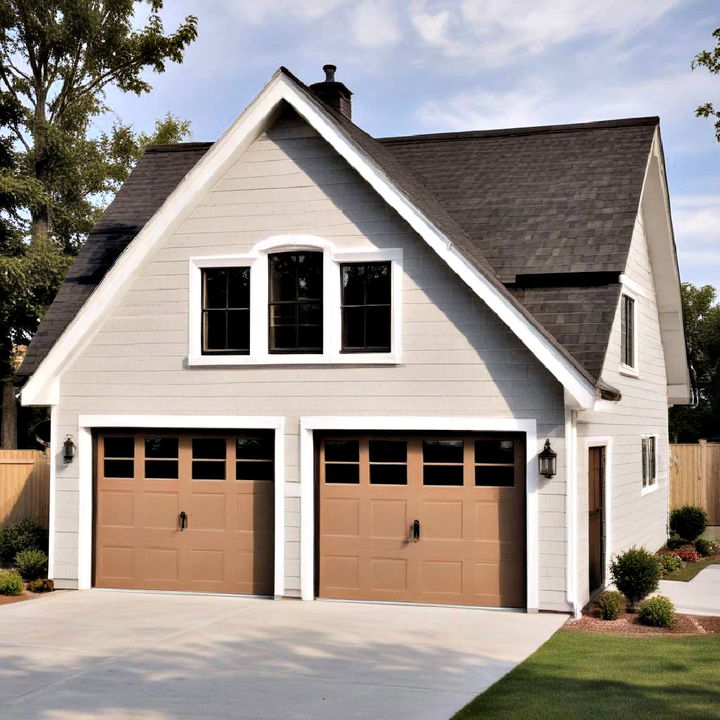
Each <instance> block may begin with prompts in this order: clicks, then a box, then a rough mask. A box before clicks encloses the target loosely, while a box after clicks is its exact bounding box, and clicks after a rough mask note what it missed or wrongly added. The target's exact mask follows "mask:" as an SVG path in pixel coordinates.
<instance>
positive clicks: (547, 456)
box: [538, 440, 557, 478]
mask: <svg viewBox="0 0 720 720" xmlns="http://www.w3.org/2000/svg"><path fill="white" fill-rule="evenodd" d="M538 461H539V463H540V474H541V475H544V476H545V477H546V478H551V477H552V476H553V475H555V473H556V472H557V453H556V452H555V451H554V450H553V449H552V448H551V447H550V441H549V440H546V441H545V449H544V450H543V451H542V452H541V453H540V454H539V455H538Z"/></svg>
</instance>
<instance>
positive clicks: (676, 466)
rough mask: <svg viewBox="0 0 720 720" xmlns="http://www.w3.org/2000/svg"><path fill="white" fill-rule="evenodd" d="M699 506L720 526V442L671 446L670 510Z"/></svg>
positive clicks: (702, 441) (713, 523) (709, 519)
mask: <svg viewBox="0 0 720 720" xmlns="http://www.w3.org/2000/svg"><path fill="white" fill-rule="evenodd" d="M680 505H699V506H700V507H702V508H703V509H704V510H705V512H706V513H707V515H708V522H709V524H710V525H720V443H709V442H707V441H706V440H701V441H700V442H699V443H697V444H690V443H673V444H671V445H670V507H671V508H675V507H679V506H680Z"/></svg>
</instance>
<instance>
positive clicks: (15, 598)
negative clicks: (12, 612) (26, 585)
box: [0, 591, 39, 605]
mask: <svg viewBox="0 0 720 720" xmlns="http://www.w3.org/2000/svg"><path fill="white" fill-rule="evenodd" d="M37 597H39V595H38V593H31V592H27V591H25V592H23V593H21V594H20V595H0V605H10V603H16V602H22V601H23V600H34V599H35V598H37Z"/></svg>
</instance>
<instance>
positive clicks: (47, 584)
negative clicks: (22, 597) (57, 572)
mask: <svg viewBox="0 0 720 720" xmlns="http://www.w3.org/2000/svg"><path fill="white" fill-rule="evenodd" d="M27 589H28V590H29V591H30V592H33V593H45V592H52V591H53V590H54V589H55V583H54V582H53V581H52V580H48V579H47V578H42V579H38V580H31V581H30V582H29V583H28V584H27Z"/></svg>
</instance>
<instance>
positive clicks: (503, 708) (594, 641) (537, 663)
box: [453, 631, 720, 720]
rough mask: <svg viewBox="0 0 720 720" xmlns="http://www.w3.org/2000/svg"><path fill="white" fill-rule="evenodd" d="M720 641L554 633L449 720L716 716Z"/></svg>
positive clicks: (719, 713)
mask: <svg viewBox="0 0 720 720" xmlns="http://www.w3.org/2000/svg"><path fill="white" fill-rule="evenodd" d="M718 657H720V635H707V636H704V637H703V636H699V637H698V636H693V637H624V636H620V635H601V634H595V633H581V632H563V631H560V632H557V633H555V635H553V637H552V638H550V640H548V642H546V643H545V645H543V646H542V647H541V648H540V649H539V650H538V651H537V652H536V653H535V654H534V655H531V656H530V657H529V658H528V659H527V660H525V662H523V663H521V664H520V665H518V666H517V667H516V668H515V669H514V670H512V671H511V672H510V673H508V674H507V675H506V676H505V677H504V678H502V679H501V680H499V681H498V682H497V683H496V684H495V685H493V686H492V687H491V688H489V689H488V690H487V691H486V692H484V693H483V694H482V695H479V696H478V697H477V698H475V700H473V701H472V702H471V703H470V704H469V705H467V706H466V707H464V708H463V709H462V710H461V711H460V712H459V713H457V714H456V715H455V716H454V718H453V720H597V719H598V718H603V719H609V720H625V719H626V718H632V720H678V718H682V719H683V720H709V719H710V718H720V663H718Z"/></svg>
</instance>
